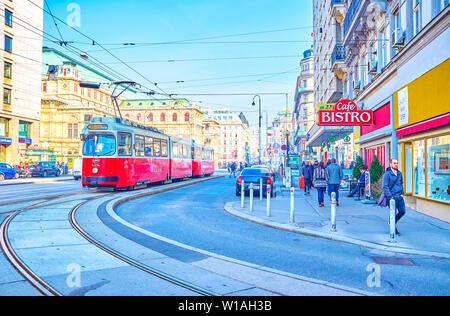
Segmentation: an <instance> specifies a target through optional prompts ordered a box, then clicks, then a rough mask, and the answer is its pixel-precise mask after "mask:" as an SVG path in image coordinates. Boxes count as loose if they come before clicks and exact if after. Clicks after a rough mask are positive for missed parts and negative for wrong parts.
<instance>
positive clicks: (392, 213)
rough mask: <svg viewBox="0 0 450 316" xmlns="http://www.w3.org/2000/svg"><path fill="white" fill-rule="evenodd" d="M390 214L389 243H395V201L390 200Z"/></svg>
mask: <svg viewBox="0 0 450 316" xmlns="http://www.w3.org/2000/svg"><path fill="white" fill-rule="evenodd" d="M389 208H390V212H389V213H390V214H389V226H390V240H389V241H390V242H392V243H395V228H396V223H395V200H394V199H391V201H390V202H389Z"/></svg>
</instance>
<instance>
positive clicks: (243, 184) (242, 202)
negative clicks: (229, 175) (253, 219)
mask: <svg viewBox="0 0 450 316" xmlns="http://www.w3.org/2000/svg"><path fill="white" fill-rule="evenodd" d="M244 207H245V182H244V180H242V184H241V208H244Z"/></svg>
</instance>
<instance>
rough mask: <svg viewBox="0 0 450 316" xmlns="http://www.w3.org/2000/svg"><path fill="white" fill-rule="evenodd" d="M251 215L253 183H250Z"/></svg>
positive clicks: (251, 209) (251, 208)
mask: <svg viewBox="0 0 450 316" xmlns="http://www.w3.org/2000/svg"><path fill="white" fill-rule="evenodd" d="M250 213H253V183H250Z"/></svg>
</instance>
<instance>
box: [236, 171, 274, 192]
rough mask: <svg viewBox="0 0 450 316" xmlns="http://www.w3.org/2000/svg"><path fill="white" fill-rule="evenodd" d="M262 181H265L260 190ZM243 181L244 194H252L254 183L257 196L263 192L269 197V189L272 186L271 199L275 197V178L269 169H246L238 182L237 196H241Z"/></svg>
mask: <svg viewBox="0 0 450 316" xmlns="http://www.w3.org/2000/svg"><path fill="white" fill-rule="evenodd" d="M260 179H262V180H263V186H262V188H260ZM242 181H244V185H245V186H244V193H245V194H247V193H250V183H253V190H254V194H255V196H258V195H259V191H260V190H261V189H262V190H263V195H264V196H265V195H267V187H268V186H270V189H271V195H270V196H271V197H275V196H276V193H275V178H274V176H273V174H271V172H270V171H269V170H268V169H267V168H245V169H244V170H242V172H241V174H240V175H239V177H238V178H237V180H236V196H241V189H242Z"/></svg>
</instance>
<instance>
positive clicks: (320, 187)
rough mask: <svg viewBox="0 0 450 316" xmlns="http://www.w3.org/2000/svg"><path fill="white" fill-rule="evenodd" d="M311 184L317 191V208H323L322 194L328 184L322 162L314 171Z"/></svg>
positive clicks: (326, 173)
mask: <svg viewBox="0 0 450 316" xmlns="http://www.w3.org/2000/svg"><path fill="white" fill-rule="evenodd" d="M313 183H314V187H315V188H316V189H317V196H318V200H319V207H324V206H325V200H324V194H325V189H326V188H327V184H328V172H327V170H326V169H325V165H324V163H323V162H321V163H320V164H319V166H318V167H317V168H316V169H314V175H313Z"/></svg>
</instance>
